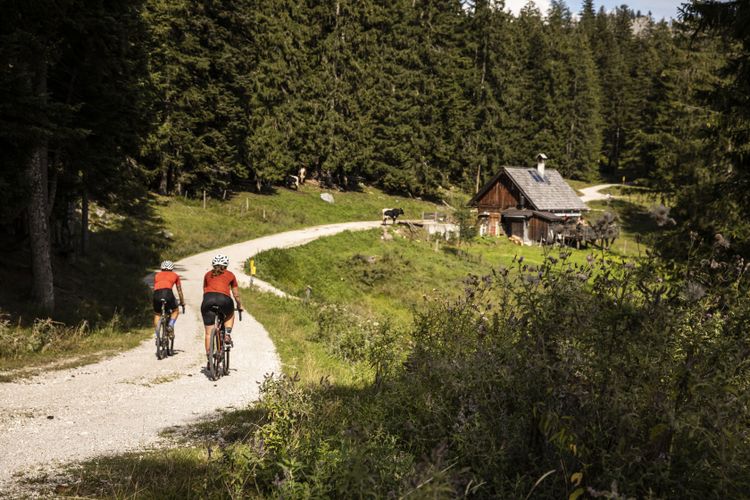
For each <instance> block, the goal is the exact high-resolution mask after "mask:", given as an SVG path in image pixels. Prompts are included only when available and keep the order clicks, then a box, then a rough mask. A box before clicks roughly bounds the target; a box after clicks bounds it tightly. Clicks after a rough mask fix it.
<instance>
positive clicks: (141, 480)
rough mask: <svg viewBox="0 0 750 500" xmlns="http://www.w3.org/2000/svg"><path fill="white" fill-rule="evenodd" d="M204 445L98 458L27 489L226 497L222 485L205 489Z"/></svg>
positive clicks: (82, 494) (51, 493)
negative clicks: (61, 475)
mask: <svg viewBox="0 0 750 500" xmlns="http://www.w3.org/2000/svg"><path fill="white" fill-rule="evenodd" d="M214 462H216V459H212V458H209V453H208V447H207V446H206V447H201V446H190V447H183V448H175V449H165V450H161V451H159V452H143V453H128V454H124V455H120V456H112V457H102V458H98V459H95V460H90V461H88V462H85V463H83V464H82V465H81V466H80V467H76V468H73V469H69V470H68V471H67V472H66V474H65V475H64V476H63V477H46V476H41V477H37V478H34V479H33V480H32V481H31V482H30V484H29V486H30V487H31V488H33V489H34V490H35V494H36V495H41V496H42V497H54V498H60V497H73V498H139V499H153V500H157V499H175V500H176V499H183V498H226V491H224V490H223V489H222V488H221V485H215V486H214V488H213V489H212V488H208V485H207V481H208V477H209V471H210V470H211V467H217V466H220V464H217V463H214Z"/></svg>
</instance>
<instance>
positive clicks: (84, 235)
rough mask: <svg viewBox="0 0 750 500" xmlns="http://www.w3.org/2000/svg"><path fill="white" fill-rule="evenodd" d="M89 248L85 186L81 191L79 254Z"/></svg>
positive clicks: (84, 252)
mask: <svg viewBox="0 0 750 500" xmlns="http://www.w3.org/2000/svg"><path fill="white" fill-rule="evenodd" d="M88 248H89V193H88V192H87V191H86V188H83V190H82V191H81V255H86V252H87V251H88Z"/></svg>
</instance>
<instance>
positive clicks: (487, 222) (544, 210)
mask: <svg viewBox="0 0 750 500" xmlns="http://www.w3.org/2000/svg"><path fill="white" fill-rule="evenodd" d="M546 159H547V157H546V156H545V155H544V154H540V155H538V156H537V166H536V168H522V167H503V168H501V169H500V172H498V173H497V175H495V176H494V177H493V178H492V179H491V180H490V181H489V182H488V183H486V184H485V185H484V186H482V188H481V189H480V190H479V191H478V192H477V194H476V195H475V196H474V197H473V198H472V199H471V200H470V201H469V205H471V206H474V207H476V208H477V211H478V216H479V234H480V235H489V236H502V235H506V236H517V237H519V238H521V240H523V242H524V243H526V244H531V243H538V242H541V243H552V242H553V241H554V239H555V234H554V231H553V228H554V227H555V226H558V225H560V224H564V225H569V224H574V223H576V222H577V221H578V220H579V219H580V217H581V215H582V213H583V212H584V211H585V210H588V208H587V207H586V205H585V204H584V203H583V202H582V201H581V199H580V198H579V197H578V195H577V194H576V192H575V191H574V190H573V188H571V187H570V186H569V185H568V183H567V182H565V180H564V179H563V178H562V176H561V175H560V174H559V173H558V172H557V171H556V170H553V169H547V168H545V165H544V164H545V160H546Z"/></svg>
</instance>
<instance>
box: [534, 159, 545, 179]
mask: <svg viewBox="0 0 750 500" xmlns="http://www.w3.org/2000/svg"><path fill="white" fill-rule="evenodd" d="M546 159H547V155H546V154H544V153H539V154H538V155H536V169H537V171H538V172H539V175H540V176H541V177H542V179H544V161H545V160H546Z"/></svg>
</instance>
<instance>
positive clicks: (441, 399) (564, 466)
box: [399, 255, 750, 497]
mask: <svg viewBox="0 0 750 500" xmlns="http://www.w3.org/2000/svg"><path fill="white" fill-rule="evenodd" d="M517 266H518V269H517V271H518V272H516V273H512V272H509V270H507V269H501V270H498V272H496V273H494V274H492V275H490V276H485V277H483V278H481V279H480V278H476V277H475V278H471V279H470V280H468V282H467V287H466V290H465V296H464V297H463V298H462V299H461V300H459V301H457V302H453V303H443V304H437V305H435V306H433V307H432V308H430V309H427V310H425V311H424V312H423V313H421V314H420V315H419V316H418V319H417V327H416V330H415V332H414V342H415V349H414V351H413V353H412V354H411V356H410V359H409V366H410V370H409V372H408V374H407V375H405V378H404V380H403V381H402V385H401V387H402V389H404V388H405V389H407V391H406V393H404V394H401V395H400V396H399V399H400V401H401V404H402V405H403V406H404V408H403V409H402V415H403V414H405V415H407V418H408V421H409V422H410V427H412V428H414V429H417V430H418V432H417V433H416V434H412V438H411V440H410V441H409V446H410V449H411V450H412V452H413V453H416V454H417V455H419V454H424V453H427V452H429V450H430V449H434V448H436V447H438V446H447V449H448V450H449V457H450V459H451V460H453V461H455V463H456V464H457V466H460V467H465V468H467V469H468V470H469V471H471V476H470V480H469V482H467V483H466V484H467V485H468V484H484V486H483V488H482V489H481V492H482V494H483V495H488V496H495V495H502V496H511V497H519V496H526V494H527V493H528V492H529V491H530V490H531V489H532V487H533V486H534V483H535V482H536V481H537V479H539V478H541V477H542V476H543V475H544V474H545V473H547V472H548V471H551V470H554V471H555V472H554V473H552V474H550V475H549V476H547V477H546V478H545V479H544V480H543V481H542V482H541V483H540V484H539V485H538V486H537V487H536V489H535V494H540V495H542V496H550V497H560V496H563V495H570V494H571V493H573V492H576V491H577V492H578V493H581V492H583V491H584V490H583V489H579V488H584V487H586V488H588V490H587V491H588V492H589V493H590V494H597V492H598V493H603V492H607V491H611V490H613V489H617V487H618V486H617V485H619V489H620V491H621V492H623V494H627V495H636V496H639V497H653V496H657V497H689V496H721V497H723V496H729V497H736V496H738V495H741V494H742V492H746V491H750V490H749V489H748V488H750V470H748V466H747V464H748V459H750V446H749V445H750V443H749V442H748V430H749V429H750V426H749V425H748V424H750V420H749V419H748V412H747V403H748V389H750V387H748V381H749V380H750V379H749V378H748V376H749V375H750V372H749V371H748V368H749V367H750V363H748V361H749V359H748V355H749V354H750V342H749V341H748V338H747V335H746V333H745V332H747V331H748V327H750V301H749V300H748V294H747V291H748V280H747V276H746V274H745V271H746V270H747V267H746V266H745V264H744V262H742V261H734V262H728V263H725V264H715V265H714V268H713V269H711V265H710V264H707V265H705V266H703V267H700V268H696V269H687V270H683V271H682V272H681V273H679V275H678V274H677V273H676V271H677V270H676V269H672V268H669V269H666V268H662V267H659V266H657V265H656V264H655V263H648V264H644V265H642V266H633V265H631V264H623V265H614V264H610V263H607V262H604V261H593V260H592V262H591V264H590V265H587V266H576V265H567V264H566V263H565V255H563V256H562V259H561V260H560V261H558V259H555V258H553V257H549V258H548V259H547V261H546V262H545V264H544V265H542V266H540V267H538V268H536V267H533V266H526V265H524V264H523V263H522V262H518V263H517ZM667 277H671V278H667ZM574 474H576V476H573V475H574ZM577 474H581V476H578V475H577ZM571 478H573V479H575V482H571ZM579 482H580V486H578V485H577V483H579Z"/></svg>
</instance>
